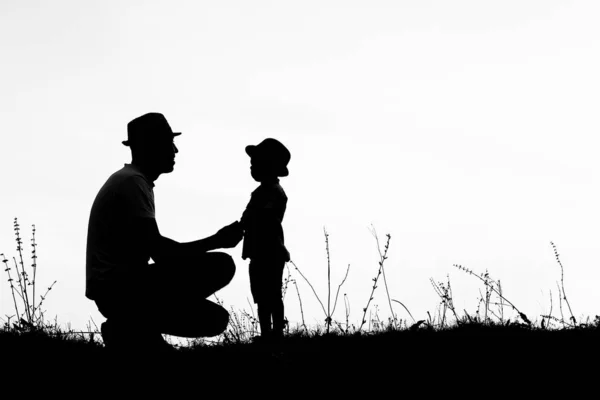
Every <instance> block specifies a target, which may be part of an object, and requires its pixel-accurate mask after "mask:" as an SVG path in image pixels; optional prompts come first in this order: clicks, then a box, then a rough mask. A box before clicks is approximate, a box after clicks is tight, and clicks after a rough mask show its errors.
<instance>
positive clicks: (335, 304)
mask: <svg viewBox="0 0 600 400" xmlns="http://www.w3.org/2000/svg"><path fill="white" fill-rule="evenodd" d="M349 272H350V264H348V268H346V275H345V276H344V279H343V280H342V282H341V283H340V284H339V285H338V289H337V293H336V294H335V301H334V303H333V311H332V312H331V315H333V314H335V308H336V306H337V301H338V295H339V294H340V289H341V288H342V285H343V284H344V282H346V279H347V278H348V273H349Z"/></svg>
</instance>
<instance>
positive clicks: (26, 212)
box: [0, 0, 600, 329]
mask: <svg viewBox="0 0 600 400" xmlns="http://www.w3.org/2000/svg"><path fill="white" fill-rule="evenodd" d="M599 12H600V4H598V3H597V2H594V1H550V0H543V1H542V0H540V1H531V0H527V1H526V0H519V1H507V0H505V1H496V2H491V1H486V2H483V1H476V0H473V1H452V2H448V1H443V0H440V1H435V0H431V1H373V0H369V1H348V0H345V1H323V0H320V1H302V2H290V1H278V2H275V1H253V2H244V1H218V2H217V1H204V2H196V1H189V2H178V1H160V2H159V1H143V2H142V1H127V2H123V1H104V2H90V1H53V2H43V1H22V0H20V1H12V0H3V1H2V2H1V3H0V48H2V54H1V55H0V87H1V90H0V127H1V130H2V134H1V136H0V150H1V151H2V153H1V156H0V170H1V171H2V177H1V179H0V183H1V186H0V189H1V190H2V206H1V207H0V253H1V252H4V253H5V254H6V255H8V256H13V255H16V252H15V243H14V238H13V231H12V222H13V218H14V217H18V218H19V221H20V223H21V225H22V227H23V232H22V233H23V236H24V239H25V242H26V243H28V241H29V237H30V229H29V227H30V226H31V224H36V226H37V229H38V231H37V237H38V244H39V246H38V256H39V258H38V263H39V271H38V282H39V283H40V285H41V287H43V286H46V285H47V284H49V283H50V282H52V281H53V280H58V283H57V284H56V286H55V289H54V290H53V291H52V292H51V293H50V295H49V297H48V299H47V302H46V306H47V307H46V309H47V315H46V316H47V317H49V318H54V316H57V318H58V321H59V322H60V323H62V324H66V323H69V322H70V323H71V325H72V326H73V327H74V328H78V329H79V328H85V325H86V324H87V322H88V321H89V319H90V318H93V319H94V320H95V321H96V322H97V323H99V322H101V321H103V318H102V317H101V315H100V314H99V313H98V311H97V310H96V308H95V306H94V304H93V303H92V302H91V301H89V300H87V299H86V298H85V297H84V282H85V243H86V233H87V219H88V216H89V210H90V207H91V204H92V201H93V199H94V196H95V195H96V193H97V191H98V189H99V188H100V187H101V185H102V184H103V183H104V181H105V180H106V179H107V178H108V176H109V175H110V174H111V173H112V172H114V171H116V170H117V169H119V168H121V166H122V165H123V164H124V163H126V162H129V161H130V155H129V151H128V149H127V148H126V147H124V146H122V145H121V140H124V139H125V138H126V124H127V122H128V121H129V120H131V119H133V118H135V117H137V116H139V115H141V114H143V113H146V112H149V111H158V112H162V113H164V114H165V115H166V117H167V119H168V120H169V122H170V123H171V126H172V127H173V128H174V129H175V130H180V131H183V135H182V136H180V137H178V138H177V139H176V143H177V145H178V147H179V150H180V153H179V154H178V156H177V160H176V161H177V164H176V166H175V171H174V172H173V173H172V174H169V175H163V176H161V177H160V178H159V179H158V180H157V182H156V188H155V196H156V207H157V220H158V224H159V228H160V229H161V232H162V233H163V234H164V235H166V236H168V237H171V238H173V239H175V240H179V241H188V240H194V239H198V238H201V237H205V236H207V235H210V234H212V233H214V232H215V231H216V230H217V229H219V228H220V227H221V226H223V225H225V224H228V223H230V222H232V221H234V220H235V219H238V218H239V217H240V216H241V213H242V211H243V209H244V207H245V206H246V204H247V201H248V200H249V196H250V192H251V191H252V190H253V189H254V188H255V186H256V182H254V181H253V180H252V178H251V177H250V174H249V160H248V158H247V156H246V155H245V153H244V147H245V146H246V145H248V144H257V143H258V142H260V141H261V140H263V139H264V138H266V137H275V138H277V139H279V140H281V141H282V142H283V143H284V144H285V145H286V146H287V147H288V148H289V149H290V151H291V153H292V160H291V162H290V165H289V168H290V176H289V177H287V178H283V179H282V181H281V183H282V186H283V187H284V189H285V190H286V192H287V195H288V197H289V203H288V211H287V213H286V217H285V220H284V229H285V234H286V243H287V245H288V247H289V249H290V252H291V254H292V259H293V260H294V262H295V263H296V264H297V265H298V266H299V267H300V268H302V270H303V272H304V273H305V275H307V277H309V279H311V282H312V283H313V285H314V286H315V288H316V289H317V290H318V292H319V293H320V295H321V297H322V298H323V300H325V299H326V288H327V286H326V283H327V280H326V277H327V269H326V266H327V263H326V257H325V251H324V247H325V244H324V240H323V227H324V226H325V227H327V230H328V231H329V233H330V245H331V256H332V262H333V272H332V279H333V283H332V285H334V287H333V288H332V290H335V289H336V288H337V283H339V281H340V280H341V278H342V277H343V274H344V272H345V267H346V265H347V264H348V263H349V264H351V270H350V275H349V277H348V281H347V283H346V285H345V286H344V288H343V290H342V293H348V297H349V300H350V304H351V315H350V318H351V320H352V321H353V322H358V321H359V320H360V318H361V316H362V313H361V309H362V308H363V307H364V306H365V304H366V300H367V299H368V296H369V293H370V290H371V285H372V282H371V278H373V277H374V276H375V274H376V271H377V267H378V265H377V262H378V258H377V250H376V247H375V241H374V239H373V237H372V236H371V234H370V232H369V230H368V228H369V226H370V225H371V224H373V225H374V226H375V228H376V229H377V231H378V233H379V235H380V240H381V241H382V242H384V241H385V237H384V235H385V234H386V233H390V234H391V235H392V240H391V246H390V251H389V259H388V260H387V261H386V266H387V270H386V271H387V276H388V281H389V285H390V292H391V295H392V298H395V299H398V300H401V301H402V302H403V303H404V304H405V305H406V306H407V307H408V308H409V309H410V310H411V312H412V313H413V315H414V316H415V318H417V319H423V318H426V317H427V314H426V313H427V311H430V312H432V313H433V311H434V310H435V307H436V304H437V302H438V299H437V297H436V295H435V292H434V291H433V289H432V287H431V284H430V282H429V278H430V277H431V278H433V279H435V280H436V281H441V280H445V279H446V275H447V274H450V279H451V282H452V284H453V287H454V295H455V302H456V305H457V307H458V308H459V309H463V308H464V309H467V310H468V311H470V312H474V311H475V309H476V303H477V297H478V295H479V293H478V288H480V287H481V285H479V283H478V281H477V280H476V279H475V278H473V277H470V276H467V275H465V274H464V273H463V272H461V271H458V270H457V269H456V268H454V267H453V266H452V265H453V264H462V265H464V266H466V267H468V268H471V269H474V270H475V271H478V272H483V271H485V269H486V268H487V269H488V270H489V271H490V273H491V275H492V276H493V277H495V278H496V279H501V281H502V282H503V286H504V290H505V294H506V296H507V298H508V299H509V300H511V301H512V302H513V303H515V304H516V305H517V306H518V307H519V308H521V309H522V311H524V312H525V313H527V314H528V315H529V316H530V318H536V316H539V315H540V314H542V313H547V312H548V311H549V305H550V302H549V290H552V291H553V293H554V294H556V281H557V280H559V279H560V269H559V267H558V264H557V263H556V262H555V261H554V256H553V252H552V248H551V247H550V241H551V240H552V241H554V242H555V243H556V244H557V246H558V248H559V251H560V254H561V259H562V261H563V264H564V265H565V268H566V269H565V288H566V290H567V295H568V298H569V300H570V302H571V305H572V307H573V309H574V312H575V314H576V316H581V315H584V316H588V315H589V316H592V317H593V316H594V315H595V313H597V312H598V311H597V310H598V306H599V305H600V291H598V290H597V285H598V282H599V280H600V271H599V269H598V267H599V266H600V252H599V251H598V243H599V242H600V241H599V240H600V231H599V230H598V226H599V224H600V212H599V211H598V207H597V205H598V204H599V203H600V191H599V190H598V186H597V184H596V181H595V177H597V176H598V174H599V172H600V165H599V163H598V161H597V157H596V152H597V151H598V150H597V149H598V145H599V144H600V143H599V141H598V139H597V138H596V137H597V133H598V131H599V128H600V123H599V122H598V118H597V113H598V109H599V107H600V97H599V96H598V93H600V75H599V74H598V71H599V70H600V40H599V39H600V26H599V25H598V23H597V19H598V18H597V17H598V15H600V14H599ZM27 250H29V249H27ZM229 252H230V254H232V255H233V256H234V258H235V260H236V263H237V266H238V273H237V274H236V276H235V278H234V280H233V282H232V283H231V285H230V286H228V287H227V288H226V289H224V290H223V291H221V292H220V293H219V295H220V296H221V297H222V298H223V300H224V301H225V303H226V304H227V305H228V306H233V307H234V308H236V309H239V308H246V309H248V300H247V299H249V298H250V290H249V284H248V278H247V261H243V260H241V257H240V255H241V245H240V246H238V248H236V249H234V250H231V251H229ZM27 260H29V257H28V258H27ZM165 278H166V280H167V282H170V284H176V283H177V280H178V279H182V278H181V277H175V276H173V277H165ZM1 279H2V282H1V283H0V293H1V296H0V297H1V301H2V303H1V304H0V316H2V317H4V316H5V315H11V314H13V311H12V309H13V305H12V298H11V297H10V291H9V289H8V284H7V283H6V274H5V273H4V272H2V275H1ZM298 279H299V281H298V284H299V287H300V290H301V295H302V300H303V304H304V307H305V310H304V311H305V315H306V317H307V322H308V323H315V322H321V321H322V320H323V318H324V317H323V315H322V312H321V311H320V306H318V303H317V302H316V300H315V299H314V297H313V295H312V293H311V291H310V289H309V288H308V286H306V285H305V284H304V282H302V280H301V278H298ZM554 300H555V301H554V307H555V308H554V315H557V314H556V312H557V299H556V297H555V299H554ZM374 303H375V304H377V305H378V306H379V308H380V316H381V317H382V318H386V317H387V316H388V315H389V309H388V307H387V299H386V297H385V292H384V288H383V285H380V287H379V288H378V289H377V292H376V294H375V300H374ZM286 309H287V315H288V318H290V320H291V321H292V322H294V323H295V322H299V321H300V315H299V311H298V303H297V296H296V294H295V293H294V292H290V294H289V297H287V298H286ZM343 310H344V309H343V304H342V303H340V304H339V305H338V311H336V315H335V316H334V317H336V318H338V319H340V320H341V319H342V318H343ZM396 311H397V312H398V314H399V316H400V317H401V318H405V317H407V315H406V313H405V312H404V311H403V310H402V309H401V308H397V309H396ZM132 312H134V311H132Z"/></svg>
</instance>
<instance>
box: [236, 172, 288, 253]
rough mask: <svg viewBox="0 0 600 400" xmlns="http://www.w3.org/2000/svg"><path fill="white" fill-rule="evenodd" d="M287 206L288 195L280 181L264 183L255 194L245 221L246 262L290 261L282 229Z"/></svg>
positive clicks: (243, 225)
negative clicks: (247, 260)
mask: <svg viewBox="0 0 600 400" xmlns="http://www.w3.org/2000/svg"><path fill="white" fill-rule="evenodd" d="M286 206H287V196H286V195H285V192H284V191H283V188H282V187H281V185H279V179H277V180H276V181H275V182H271V183H261V185H260V186H259V187H258V188H257V189H256V190H255V191H254V192H252V196H251V197H250V202H249V203H248V206H247V207H246V210H245V211H244V214H243V215H242V221H241V222H242V227H243V229H244V246H243V249H242V258H243V259H246V258H250V259H261V258H262V259H264V258H268V259H276V260H282V261H289V260H290V254H289V252H288V251H287V249H286V248H285V244H284V236H283V227H282V226H281V223H282V221H283V215H284V214H285V209H286Z"/></svg>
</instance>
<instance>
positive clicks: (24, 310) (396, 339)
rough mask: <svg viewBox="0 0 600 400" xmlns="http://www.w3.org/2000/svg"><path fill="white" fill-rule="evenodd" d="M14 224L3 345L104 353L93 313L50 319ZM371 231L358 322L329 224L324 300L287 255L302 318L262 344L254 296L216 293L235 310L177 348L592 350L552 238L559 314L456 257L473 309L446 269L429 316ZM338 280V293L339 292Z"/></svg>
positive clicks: (311, 363) (318, 355) (341, 358)
mask: <svg viewBox="0 0 600 400" xmlns="http://www.w3.org/2000/svg"><path fill="white" fill-rule="evenodd" d="M14 228H15V238H16V242H17V257H13V264H10V263H9V261H8V259H7V258H6V257H5V256H4V254H2V259H3V260H2V262H3V263H4V265H5V272H6V274H7V277H8V278H7V282H8V284H9V287H10V290H11V294H12V299H13V302H14V304H13V305H14V314H13V315H7V316H6V319H5V322H4V325H3V327H2V329H0V355H2V354H18V357H17V356H14V357H17V358H19V359H22V358H23V357H25V356H26V355H27V356H29V357H37V358H39V357H42V356H43V357H47V358H50V359H52V358H53V357H58V358H62V357H67V358H69V357H71V359H73V358H75V359H77V360H79V359H80V358H82V357H83V358H85V359H90V358H92V359H93V358H94V357H96V358H98V357H100V358H102V357H105V356H106V355H105V352H104V348H103V344H102V337H101V335H100V332H99V329H98V327H97V325H96V324H95V322H94V321H91V322H90V323H88V327H87V331H75V330H73V329H71V328H70V327H68V326H67V328H66V329H65V328H61V327H59V324H58V321H57V320H56V319H55V320H54V321H45V320H44V311H43V308H42V305H43V301H44V299H45V298H46V296H47V294H48V292H49V291H50V290H51V289H52V287H53V285H54V284H52V285H50V287H48V289H47V290H46V292H45V294H44V295H43V296H40V297H39V300H38V299H36V284H37V280H36V279H37V278H36V275H37V274H36V271H37V253H36V246H37V244H36V243H35V226H34V227H33V231H32V238H31V249H32V250H31V254H32V256H31V258H32V263H31V265H30V272H28V270H27V268H26V267H25V263H24V260H23V251H24V250H23V245H22V239H21V236H20V229H19V225H18V223H17V219H16V218H15V223H14ZM371 232H372V235H373V237H374V239H375V244H376V247H377V251H378V255H379V260H377V269H376V271H375V276H374V277H373V278H372V280H371V282H372V285H371V290H370V294H369V297H368V298H367V299H366V300H365V303H364V304H365V305H364V307H362V308H361V315H362V317H361V319H360V323H359V324H358V325H357V326H356V325H354V324H352V323H351V322H350V317H351V310H350V303H349V301H348V296H347V294H346V293H343V297H340V293H342V288H343V285H344V283H345V282H346V280H347V278H348V275H349V272H350V265H348V266H347V268H346V271H345V275H344V278H343V279H342V280H341V281H340V282H339V283H338V284H337V288H335V284H333V285H332V281H331V268H332V257H331V252H330V247H329V241H330V237H329V234H328V233H327V231H326V230H324V242H325V254H326V258H327V270H328V271H327V294H326V296H327V300H326V302H323V301H322V299H321V297H320V296H319V294H318V293H317V291H316V290H315V288H314V286H313V285H312V284H311V282H310V281H309V279H308V278H307V277H306V275H305V274H304V273H303V272H302V270H301V269H300V268H299V267H298V266H297V265H296V263H294V262H293V261H291V262H290V263H288V265H287V270H286V271H287V272H286V275H285V277H284V280H283V287H282V294H283V296H284V298H291V299H294V298H297V300H298V304H299V307H300V312H301V323H298V324H297V325H296V326H293V327H292V326H290V324H289V322H288V323H287V325H286V331H285V336H284V339H283V341H282V342H280V343H278V344H277V345H276V346H275V347H272V346H271V347H268V348H266V352H265V347H264V346H260V345H257V344H256V343H254V338H255V337H257V336H258V335H259V324H258V319H257V317H256V316H255V315H254V313H253V306H252V304H249V310H250V311H246V310H236V309H234V308H232V307H227V306H226V304H224V302H223V300H222V299H220V298H218V297H217V296H215V299H216V301H217V302H218V303H219V304H221V305H222V306H223V307H226V308H228V309H229V311H230V316H231V318H230V323H229V326H228V327H227V329H226V331H225V332H223V334H221V335H219V336H217V337H214V338H208V339H204V338H201V339H195V340H187V341H183V342H182V341H178V342H175V341H172V344H173V345H174V346H175V347H176V348H177V349H178V352H177V354H178V356H180V357H182V360H183V359H185V360H187V361H190V360H198V359H202V360H204V361H203V362H207V363H208V365H212V367H214V368H227V365H230V364H231V363H233V364H234V365H251V364H252V363H257V362H258V364H259V365H261V366H262V367H265V368H271V369H272V370H273V371H275V372H276V371H278V370H279V369H282V368H283V369H285V368H288V369H289V368H292V369H293V370H294V371H296V372H297V373H300V372H301V371H302V368H306V369H307V370H311V371H312V370H315V368H317V369H319V368H326V366H327V365H329V363H330V362H334V363H335V364H336V365H339V366H340V367H349V366H351V365H355V366H356V367H357V368H359V370H361V369H362V370H363V372H365V373H366V371H364V369H365V368H369V367H367V366H368V365H372V364H373V363H378V362H392V361H394V360H395V361H394V362H400V361H398V360H402V361H401V362H402V363H403V364H402V365H403V367H402V368H404V367H405V366H404V365H405V364H404V363H409V364H410V365H413V366H414V365H423V368H424V365H425V364H426V363H429V362H431V363H434V364H435V363H441V364H442V365H443V363H444V362H443V361H440V357H442V358H444V359H451V358H452V357H456V358H464V357H467V358H468V359H471V358H472V359H473V360H475V359H476V358H477V357H476V356H475V355H471V353H470V350H469V349H480V350H477V351H478V352H479V351H482V352H484V353H483V354H488V353H489V354H493V353H495V354H501V353H502V352H506V354H520V353H523V354H526V353H527V354H529V356H531V357H533V356H535V357H537V360H536V365H538V364H539V363H541V362H544V361H543V360H550V358H552V357H554V359H556V357H557V354H556V353H555V352H553V351H550V350H548V349H549V347H544V346H554V349H557V348H558V349H564V348H566V346H567V343H570V344H569V346H571V347H570V348H569V350H568V351H567V350H565V351H564V352H563V353H560V354H559V356H565V357H566V356H571V355H573V354H574V353H573V351H574V349H579V351H580V352H585V351H588V350H586V349H587V348H586V347H585V346H592V343H595V341H596V337H597V335H598V332H600V317H599V316H596V317H595V318H594V319H590V318H587V319H586V320H585V321H577V320H576V319H575V318H574V316H573V312H572V309H571V304H570V302H569V301H568V298H567V295H566V291H565V286H564V268H563V265H562V263H561V261H560V258H559V254H558V250H557V247H556V246H555V244H554V243H551V246H552V249H553V251H554V254H555V258H556V261H557V263H558V265H559V267H560V271H561V275H560V283H559V282H557V286H558V293H559V296H558V301H559V309H560V312H559V315H553V310H552V306H551V309H550V312H549V313H548V314H544V315H541V316H540V317H541V320H540V322H539V323H538V322H537V321H532V319H530V318H529V317H528V316H527V315H525V313H524V312H523V311H522V310H521V309H519V308H518V307H517V305H515V304H514V302H512V301H511V300H510V299H508V298H507V296H506V295H505V293H504V291H503V287H502V284H501V282H500V280H496V279H494V278H493V277H492V276H491V274H490V273H489V272H488V271H485V272H482V273H477V272H475V271H473V270H471V269H469V268H467V267H465V266H462V265H458V264H455V265H454V267H455V268H457V269H458V270H459V271H462V272H464V273H465V274H467V275H468V276H471V277H473V278H474V279H476V280H477V281H479V282H480V284H481V285H482V286H481V290H480V297H479V298H478V299H477V308H476V310H475V311H474V312H467V310H458V309H457V308H456V303H455V300H454V295H453V289H452V285H451V282H450V277H449V275H448V276H447V279H446V280H445V281H435V280H434V279H433V278H431V279H430V282H431V285H432V287H433V290H434V291H435V293H436V294H437V296H438V297H439V304H438V306H437V309H436V311H435V312H434V313H433V315H432V314H431V313H430V312H427V318H425V319H420V320H415V318H414V317H413V315H412V314H411V312H410V311H409V309H408V308H407V307H406V306H405V305H404V304H403V303H402V302H401V301H400V300H398V299H397V298H392V295H391V293H390V291H389V286H388V282H387V278H386V271H385V268H386V260H387V259H388V254H389V252H390V244H391V235H389V234H387V235H386V236H385V237H386V240H385V243H384V244H383V247H382V246H381V243H380V240H379V237H378V235H377V232H376V231H375V229H372V230H371ZM298 278H301V283H302V282H304V284H306V288H308V289H310V291H311V292H312V294H313V296H314V297H315V298H316V300H317V301H318V303H319V304H320V306H321V310H322V312H323V317H324V319H323V322H322V323H321V324H317V325H316V326H308V325H307V324H306V322H305V314H304V310H303V301H302V295H301V288H300V286H301V285H299V284H298ZM381 282H383V287H384V288H385V290H384V291H383V292H382V291H381V289H380V290H379V291H377V289H379V288H380V285H381ZM334 290H335V296H333V292H334ZM377 296H380V297H379V300H380V303H382V304H386V307H389V312H390V316H389V317H388V318H386V319H382V318H380V317H379V314H380V310H379V305H377V304H374V299H375V298H376V297H377ZM340 298H343V302H344V308H345V311H344V313H343V314H342V315H341V316H338V314H336V311H337V310H338V307H337V305H338V302H339V300H340ZM563 303H564V304H565V305H566V308H567V309H568V311H569V314H570V317H569V318H568V319H565V317H564V314H563V306H562V305H563ZM394 304H399V305H400V306H402V307H403V309H404V310H405V311H406V312H407V314H408V315H409V316H410V318H411V321H408V320H406V319H400V318H398V314H397V313H396V312H395V310H394V308H393V305H394ZM551 305H552V296H551ZM507 309H508V310H512V312H513V313H514V314H515V315H516V317H515V318H511V317H510V316H508V314H509V313H508V312H507V311H506V310H507ZM550 343H554V344H553V345H551V344H550ZM561 343H562V345H561ZM573 343H575V347H573V345H572V344H573ZM556 346H559V347H556ZM561 346H565V347H564V348H563V347H561ZM578 346H579V347H578ZM582 346H583V347H582ZM596 348H597V347H596ZM561 351H562V350H561ZM561 354H562V355H561ZM594 354H595V353H594ZM9 357H12V356H9ZM469 357H470V358H469ZM257 360H258V361H257ZM317 360H321V361H317ZM327 360H329V361H327ZM190 362H192V361H190ZM193 362H195V361H193ZM495 362H496V363H498V366H499V365H504V363H505V362H508V361H506V360H496V361H495ZM548 362H550V361H548ZM315 363H316V364H315ZM513 367H514V366H513ZM275 372H274V373H275Z"/></svg>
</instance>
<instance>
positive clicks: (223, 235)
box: [215, 221, 244, 248]
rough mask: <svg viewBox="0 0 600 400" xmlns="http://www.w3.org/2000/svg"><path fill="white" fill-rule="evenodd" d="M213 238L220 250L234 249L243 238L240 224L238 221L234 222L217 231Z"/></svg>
mask: <svg viewBox="0 0 600 400" xmlns="http://www.w3.org/2000/svg"><path fill="white" fill-rule="evenodd" d="M215 236H216V237H217V242H218V243H219V247H220V248H232V247H235V246H237V245H238V243H239V242H240V241H241V240H242V238H243V237H244V231H243V229H242V224H241V223H240V222H239V221H235V222H234V223H232V224H230V225H227V226H225V227H223V228H221V229H219V231H218V232H217V233H216V234H215Z"/></svg>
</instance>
